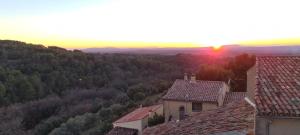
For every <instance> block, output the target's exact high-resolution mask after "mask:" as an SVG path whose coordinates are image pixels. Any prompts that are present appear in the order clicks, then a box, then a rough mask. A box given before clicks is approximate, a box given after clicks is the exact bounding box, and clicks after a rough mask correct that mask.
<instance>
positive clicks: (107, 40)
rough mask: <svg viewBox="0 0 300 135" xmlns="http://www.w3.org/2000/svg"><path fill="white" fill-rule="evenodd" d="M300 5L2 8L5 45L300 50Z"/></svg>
mask: <svg viewBox="0 0 300 135" xmlns="http://www.w3.org/2000/svg"><path fill="white" fill-rule="evenodd" d="M299 5H300V3H299V2H298V1H297V0H0V39H11V40H20V41H25V42H29V43H40V44H44V45H56V46H60V47H64V48H89V47H202V46H217V45H224V44H242V45H295V44H299V45H300V18H299V13H300V8H299Z"/></svg>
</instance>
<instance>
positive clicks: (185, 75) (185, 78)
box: [183, 73, 188, 81]
mask: <svg viewBox="0 0 300 135" xmlns="http://www.w3.org/2000/svg"><path fill="white" fill-rule="evenodd" d="M183 79H184V80H185V81H187V80H188V75H187V73H184V77H183Z"/></svg>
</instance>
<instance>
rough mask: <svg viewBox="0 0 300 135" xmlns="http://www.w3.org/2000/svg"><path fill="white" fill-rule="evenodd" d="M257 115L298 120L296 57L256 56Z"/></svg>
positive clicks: (299, 70) (299, 96)
mask: <svg viewBox="0 0 300 135" xmlns="http://www.w3.org/2000/svg"><path fill="white" fill-rule="evenodd" d="M256 71H257V75H256V78H257V80H256V81H257V82H256V90H255V104H256V106H257V110H258V115H262V116H266V115H267V116H270V115H271V116H293V117H300V56H280V57H269V56H268V57H257V62H256Z"/></svg>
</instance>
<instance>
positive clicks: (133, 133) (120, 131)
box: [106, 127, 138, 135]
mask: <svg viewBox="0 0 300 135" xmlns="http://www.w3.org/2000/svg"><path fill="white" fill-rule="evenodd" d="M137 134H138V130H136V129H130V128H123V127H114V128H113V129H112V130H110V131H109V132H108V133H107V134H106V135H137Z"/></svg>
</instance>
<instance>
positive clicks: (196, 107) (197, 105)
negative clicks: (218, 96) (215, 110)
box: [192, 103, 202, 112]
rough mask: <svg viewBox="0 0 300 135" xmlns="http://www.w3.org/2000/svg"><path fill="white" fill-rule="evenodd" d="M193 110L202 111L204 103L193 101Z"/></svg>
mask: <svg viewBox="0 0 300 135" xmlns="http://www.w3.org/2000/svg"><path fill="white" fill-rule="evenodd" d="M192 111H193V112H200V111H202V103H192Z"/></svg>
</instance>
